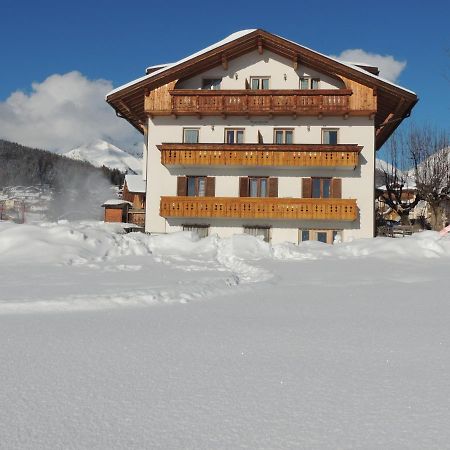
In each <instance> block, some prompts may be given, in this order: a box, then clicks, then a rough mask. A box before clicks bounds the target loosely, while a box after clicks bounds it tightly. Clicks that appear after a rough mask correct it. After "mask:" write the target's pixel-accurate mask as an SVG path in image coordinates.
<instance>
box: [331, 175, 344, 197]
mask: <svg viewBox="0 0 450 450" xmlns="http://www.w3.org/2000/svg"><path fill="white" fill-rule="evenodd" d="M331 197H332V198H342V180H341V178H333V180H332V181H331Z"/></svg>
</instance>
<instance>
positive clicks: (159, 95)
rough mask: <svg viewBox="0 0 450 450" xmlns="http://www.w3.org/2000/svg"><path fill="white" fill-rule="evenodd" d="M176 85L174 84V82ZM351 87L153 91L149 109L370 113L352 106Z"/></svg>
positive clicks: (225, 112) (221, 112) (224, 112)
mask: <svg viewBox="0 0 450 450" xmlns="http://www.w3.org/2000/svg"><path fill="white" fill-rule="evenodd" d="M170 85H171V86H172V85H173V83H170ZM351 96H352V91H351V90H350V89H326V90H325V89H324V90H321V89H317V90H310V89H307V90H251V89H248V90H197V89H175V90H174V89H170V87H169V85H165V86H162V87H160V88H158V89H155V90H153V91H150V92H149V94H148V96H146V98H145V105H144V108H145V111H146V112H147V113H148V114H150V115H155V116H156V115H171V114H173V115H196V114H198V115H248V114H252V115H270V114H273V115H311V114H322V115H337V114H353V113H354V114H366V113H367V114H370V113H372V112H373V110H370V111H364V110H362V109H355V110H354V111H353V110H352V109H351V108H350V102H351V101H350V99H351Z"/></svg>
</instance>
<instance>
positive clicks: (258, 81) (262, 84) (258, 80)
mask: <svg viewBox="0 0 450 450" xmlns="http://www.w3.org/2000/svg"><path fill="white" fill-rule="evenodd" d="M269 79H270V78H269V77H250V87H251V88H252V89H269Z"/></svg>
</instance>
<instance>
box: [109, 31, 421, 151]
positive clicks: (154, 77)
mask: <svg viewBox="0 0 450 450" xmlns="http://www.w3.org/2000/svg"><path fill="white" fill-rule="evenodd" d="M255 49H257V50H258V52H259V53H260V54H262V55H263V54H264V51H265V50H266V49H267V50H270V51H271V52H273V53H276V54H278V55H280V56H283V57H285V58H287V59H288V60H289V61H292V65H293V67H294V68H295V69H296V68H297V67H298V65H299V64H303V65H305V66H308V67H311V68H313V69H315V70H317V71H319V72H322V73H325V74H327V75H330V76H334V77H339V78H340V79H342V80H343V82H344V83H345V86H346V87H347V89H351V90H352V91H353V92H354V93H356V95H352V96H351V97H350V102H353V103H352V107H353V108H356V109H358V108H360V109H361V110H367V109H369V110H370V108H373V106H374V105H375V111H376V112H375V117H374V118H375V128H376V148H377V149H378V148H380V147H381V146H382V145H383V144H384V142H385V141H386V140H387V139H388V137H389V136H390V135H391V134H392V132H393V131H394V130H395V128H396V127H397V126H398V125H399V124H400V123H401V121H402V120H403V119H404V118H405V117H407V116H408V115H409V114H410V112H411V110H412V108H413V107H414V105H415V104H416V102H417V101H418V98H417V96H416V95H415V94H414V93H412V92H410V91H407V90H405V89H402V88H400V87H398V86H395V85H393V84H391V83H388V82H386V81H384V80H382V79H379V78H377V77H376V76H373V74H372V73H369V71H364V70H361V69H358V68H356V67H353V66H349V65H347V64H344V63H340V62H338V61H336V60H334V59H332V58H329V57H327V56H325V55H321V54H320V53H317V52H315V51H313V50H310V49H308V48H306V47H303V46H301V45H298V44H296V43H294V42H291V41H288V40H286V39H283V38H281V37H279V36H276V35H273V34H271V33H268V32H266V31H264V30H254V31H252V32H250V33H248V34H245V35H243V36H241V37H238V38H237V39H235V40H233V41H231V42H227V43H226V44H223V45H221V46H219V47H215V48H213V49H212V50H209V51H205V52H204V53H199V54H197V55H196V56H193V57H192V58H190V59H187V60H183V61H182V62H180V63H179V64H175V65H173V66H170V67H168V68H166V69H165V70H163V71H160V72H159V73H158V72H156V73H155V74H150V75H148V76H147V77H144V78H142V79H140V80H138V81H136V82H135V83H131V84H129V85H126V86H125V87H124V88H122V89H119V90H117V91H114V92H113V93H111V94H109V95H108V96H107V102H108V103H109V104H110V105H111V106H112V107H113V108H114V109H115V110H116V113H117V115H118V116H120V117H123V118H125V119H126V120H128V121H129V122H130V123H131V124H132V125H133V126H134V127H135V128H136V129H138V130H139V131H140V132H141V133H143V132H144V129H145V124H146V118H147V115H146V112H145V109H146V107H147V109H148V107H149V105H148V102H153V103H152V104H151V106H152V107H155V108H158V107H164V106H166V105H165V103H167V102H168V101H169V96H168V95H166V94H168V92H169V91H170V90H171V89H173V88H174V86H175V83H176V82H177V80H179V79H181V78H188V77H192V76H194V75H196V74H199V73H202V72H205V71H206V70H209V69H211V68H214V67H217V66H220V65H221V66H222V67H223V68H225V69H226V68H227V67H228V62H229V61H230V60H232V59H234V58H237V57H239V56H241V55H244V54H246V53H248V52H250V51H253V50H255ZM156 92H157V93H158V95H156V94H155V93H156ZM144 101H145V102H147V104H146V105H144ZM158 102H160V103H159V104H158Z"/></svg>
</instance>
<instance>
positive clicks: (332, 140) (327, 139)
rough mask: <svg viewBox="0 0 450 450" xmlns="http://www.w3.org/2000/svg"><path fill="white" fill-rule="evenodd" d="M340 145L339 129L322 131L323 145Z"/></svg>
mask: <svg viewBox="0 0 450 450" xmlns="http://www.w3.org/2000/svg"><path fill="white" fill-rule="evenodd" d="M337 143H338V130H337V129H328V128H323V129H322V144H328V145H336V144H337Z"/></svg>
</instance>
